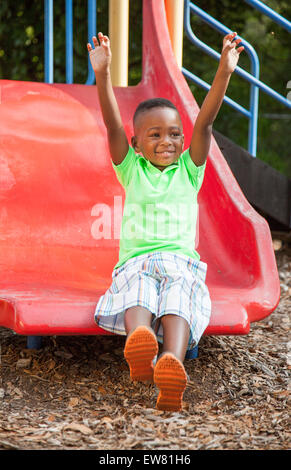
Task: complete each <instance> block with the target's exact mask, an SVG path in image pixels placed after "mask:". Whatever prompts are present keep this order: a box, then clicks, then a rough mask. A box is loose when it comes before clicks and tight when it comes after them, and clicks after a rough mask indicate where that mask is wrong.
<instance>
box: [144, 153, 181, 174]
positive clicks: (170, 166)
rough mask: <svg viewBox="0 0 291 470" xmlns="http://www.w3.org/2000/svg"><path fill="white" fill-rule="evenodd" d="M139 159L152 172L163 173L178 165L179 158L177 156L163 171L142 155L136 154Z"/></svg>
mask: <svg viewBox="0 0 291 470" xmlns="http://www.w3.org/2000/svg"><path fill="white" fill-rule="evenodd" d="M137 156H138V158H139V159H141V160H142V161H143V164H144V166H146V167H147V168H148V169H149V170H150V171H151V172H152V173H165V172H167V171H170V170H172V169H173V168H176V167H178V166H179V160H180V158H178V160H177V161H176V162H174V163H172V164H171V165H169V166H167V167H166V168H165V170H164V171H161V170H159V169H158V168H156V167H155V166H154V165H153V164H152V163H151V162H150V161H149V160H147V159H146V158H145V157H144V156H143V155H140V154H138V155H137Z"/></svg>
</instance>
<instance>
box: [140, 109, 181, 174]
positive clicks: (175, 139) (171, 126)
mask: <svg viewBox="0 0 291 470" xmlns="http://www.w3.org/2000/svg"><path fill="white" fill-rule="evenodd" d="M134 132H135V136H134V137H133V138H132V146H133V148H134V149H135V151H136V152H137V153H142V155H143V156H144V158H146V159H147V160H149V161H150V162H151V163H152V164H153V165H154V166H155V167H156V168H158V169H159V170H161V171H163V170H164V169H165V168H166V167H167V166H169V165H171V164H172V163H174V162H176V161H177V160H178V158H179V156H180V155H181V153H182V151H183V145H184V135H183V127H182V123H181V119H180V116H179V114H178V112H177V111H175V110H174V109H171V108H167V107H158V108H152V109H149V110H146V111H144V112H142V113H141V114H140V115H139V116H138V117H137V119H136V122H135V126H134Z"/></svg>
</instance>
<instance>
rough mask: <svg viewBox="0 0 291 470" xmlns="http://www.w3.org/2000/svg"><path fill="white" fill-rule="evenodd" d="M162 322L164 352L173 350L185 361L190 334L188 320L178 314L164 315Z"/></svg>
mask: <svg viewBox="0 0 291 470" xmlns="http://www.w3.org/2000/svg"><path fill="white" fill-rule="evenodd" d="M161 323H162V325H163V353H164V352H171V353H173V354H174V356H176V357H177V358H178V359H179V360H180V361H181V362H183V361H184V359H185V355H186V351H187V346H188V341H189V334H190V328H189V325H188V323H187V321H186V320H185V319H184V318H182V317H179V316H178V315H164V316H163V317H162V318H161Z"/></svg>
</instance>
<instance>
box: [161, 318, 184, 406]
mask: <svg viewBox="0 0 291 470" xmlns="http://www.w3.org/2000/svg"><path fill="white" fill-rule="evenodd" d="M161 323H162V325H163V352H162V354H161V356H160V358H159V360H158V362H157V365H156V367H155V371H154V382H155V384H156V385H157V387H158V388H159V396H158V399H157V408H158V409H160V410H165V411H179V410H181V408H182V398H183V393H184V390H185V388H186V384H187V374H186V371H185V368H184V366H183V361H184V358H185V354H186V350H187V345H188V340H189V334H190V329H189V325H188V323H187V321H186V320H185V319H184V318H182V317H179V316H177V315H164V316H163V317H162V318H161Z"/></svg>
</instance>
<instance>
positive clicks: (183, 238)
mask: <svg viewBox="0 0 291 470" xmlns="http://www.w3.org/2000/svg"><path fill="white" fill-rule="evenodd" d="M112 165H113V168H114V170H115V172H116V175H117V178H118V181H119V182H120V183H121V185H122V186H123V188H124V190H125V194H126V197H125V202H124V209H123V218H122V224H121V234H120V249H119V261H118V263H117V264H116V266H115V268H117V267H119V266H121V265H122V264H124V263H125V262H126V261H127V260H128V259H130V258H133V257H135V256H139V255H142V254H145V253H150V252H153V251H170V252H174V253H180V254H182V255H185V256H190V257H191V258H196V259H198V260H199V259H200V256H199V254H198V253H197V251H196V250H195V235H196V221H197V209H198V206H197V195H198V192H199V189H200V188H201V185H202V182H203V177H204V172H205V166H206V163H205V164H204V165H202V166H199V167H197V166H196V165H195V164H194V162H193V161H192V159H191V157H190V154H189V149H187V150H185V151H184V152H183V153H182V154H181V155H180V157H179V159H178V161H177V162H175V163H173V164H172V165H169V166H167V167H166V168H165V169H164V171H160V170H159V169H158V168H156V167H155V166H154V165H152V164H151V163H150V161H148V160H146V159H145V158H144V157H143V156H142V155H138V154H136V153H135V151H134V149H133V148H132V147H129V150H128V153H127V155H126V157H125V159H124V160H123V161H122V163H121V164H120V165H114V163H112Z"/></svg>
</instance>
